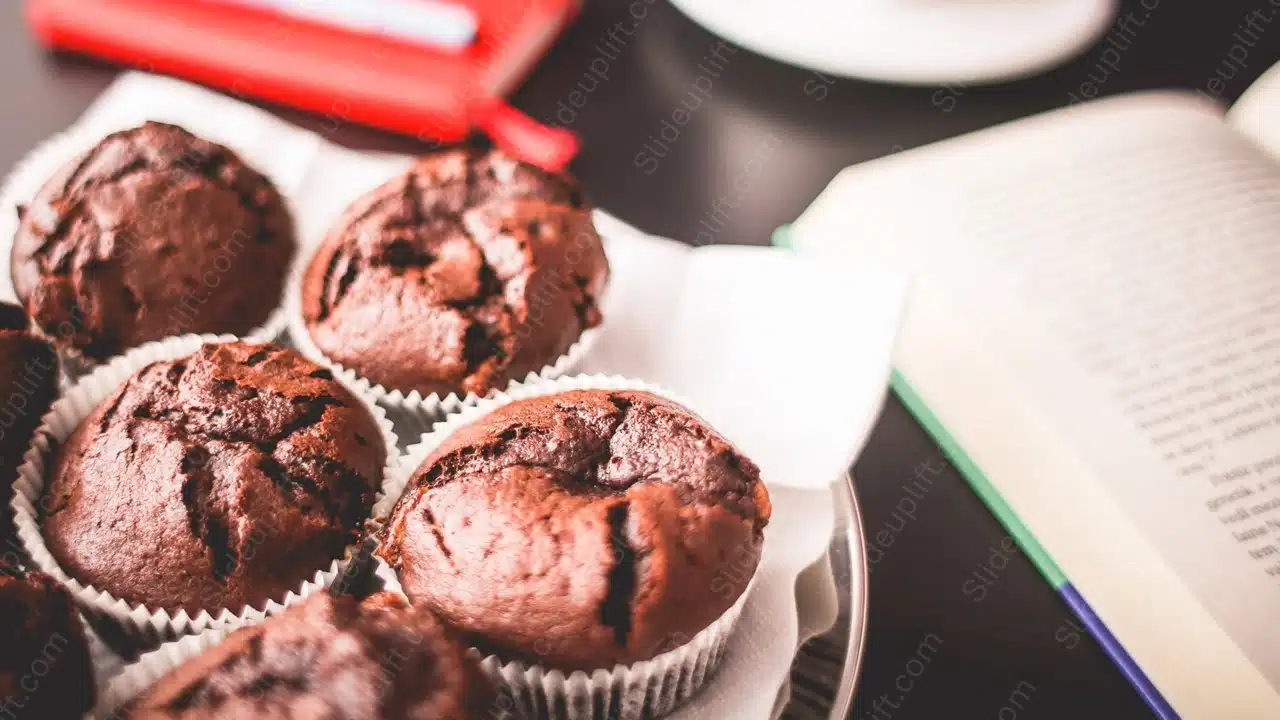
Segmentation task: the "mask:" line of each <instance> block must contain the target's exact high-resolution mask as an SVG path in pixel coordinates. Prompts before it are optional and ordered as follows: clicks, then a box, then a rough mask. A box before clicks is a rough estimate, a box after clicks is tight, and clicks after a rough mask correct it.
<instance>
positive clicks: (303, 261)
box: [284, 245, 608, 419]
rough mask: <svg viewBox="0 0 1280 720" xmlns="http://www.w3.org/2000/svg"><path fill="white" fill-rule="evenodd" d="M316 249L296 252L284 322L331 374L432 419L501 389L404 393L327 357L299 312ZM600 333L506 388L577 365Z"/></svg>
mask: <svg viewBox="0 0 1280 720" xmlns="http://www.w3.org/2000/svg"><path fill="white" fill-rule="evenodd" d="M318 249H319V245H316V246H314V247H311V248H309V249H308V250H306V251H304V252H299V253H298V257H297V258H295V261H294V265H293V269H292V271H291V272H290V273H289V282H288V284H287V285H286V287H285V301H284V307H285V322H286V326H287V328H288V330H289V339H290V340H291V341H292V342H293V346H294V347H296V348H297V349H298V351H299V352H301V353H302V354H303V355H305V356H306V357H307V358H308V359H309V360H311V361H312V362H315V363H318V364H321V365H324V366H325V367H327V368H329V369H330V370H332V371H333V373H334V375H339V376H341V377H342V378H343V379H344V380H346V381H347V382H348V383H350V384H351V385H352V386H354V387H358V388H360V389H361V390H363V391H365V392H367V393H369V395H370V396H372V397H373V398H375V399H376V400H377V401H378V402H380V403H383V404H385V405H387V406H388V407H390V408H394V409H396V410H400V411H403V412H406V413H410V414H413V415H418V416H423V417H428V418H431V419H436V418H439V417H442V416H444V415H447V414H449V413H453V412H457V411H458V410H459V409H461V408H463V407H467V406H471V405H475V404H476V403H477V402H479V401H480V400H482V399H484V398H491V397H494V396H496V395H497V394H498V393H499V392H501V390H499V389H496V388H495V389H494V390H490V391H489V392H488V393H487V394H485V395H484V396H480V395H477V394H476V393H468V394H466V395H464V396H459V395H458V394H457V393H449V394H448V395H446V396H443V397H442V396H441V395H440V394H439V393H431V394H429V395H426V396H424V395H422V393H420V392H418V391H417V390H411V391H409V392H408V393H406V392H405V391H404V390H402V389H397V388H388V387H386V386H385V385H382V384H380V383H377V382H375V381H374V380H371V379H369V378H366V377H364V376H362V375H360V374H359V373H357V372H356V371H355V370H353V369H351V368H347V367H345V366H343V365H342V364H341V363H339V362H336V361H334V360H331V359H329V358H328V357H327V356H326V355H325V354H324V352H323V351H322V350H320V348H319V347H317V346H316V343H315V340H313V339H312V338H311V331H310V330H309V329H308V328H307V322H306V320H305V319H304V318H303V316H302V281H303V279H304V277H305V276H306V272H307V267H308V266H310V265H311V258H312V257H313V256H314V255H315V253H316V251H317V250H318ZM607 291H608V290H607V288H606V292H607ZM599 336H600V327H594V328H588V329H587V330H584V331H583V332H582V334H581V335H580V336H579V337H578V340H577V341H576V342H574V343H573V345H570V346H569V349H568V350H566V351H565V353H564V354H563V355H561V356H560V357H558V358H556V361H555V362H554V363H552V364H550V365H546V366H543V368H542V369H541V370H539V371H537V372H530V373H528V374H527V375H525V377H523V378H513V379H512V380H510V381H509V382H508V383H507V388H510V387H512V386H514V385H518V384H523V383H531V382H536V381H539V380H551V379H554V378H558V377H560V376H562V375H564V374H565V373H568V372H570V371H571V370H573V369H574V368H576V367H578V365H580V364H581V363H582V360H583V359H584V358H586V356H587V354H588V353H590V352H591V348H592V347H593V346H594V345H595V343H596V340H597V339H598V338H599Z"/></svg>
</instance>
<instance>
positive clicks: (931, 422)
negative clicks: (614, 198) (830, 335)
mask: <svg viewBox="0 0 1280 720" xmlns="http://www.w3.org/2000/svg"><path fill="white" fill-rule="evenodd" d="M772 242H773V245H774V246H775V247H781V248H789V249H794V248H793V246H792V237H791V232H790V226H787V225H784V226H782V227H780V228H778V229H777V230H775V231H774V233H773V238H772ZM889 384H890V387H891V388H892V389H893V392H894V394H896V395H897V396H898V399H900V400H901V401H902V404H903V405H904V406H906V408H907V410H908V411H909V412H910V413H911V414H912V415H913V416H914V417H915V419H916V421H917V422H919V423H920V425H921V426H922V427H923V428H924V429H925V432H927V433H929V436H930V437H932V438H933V440H934V442H936V443H937V444H938V447H939V448H941V450H942V452H943V453H944V454H945V455H946V456H947V459H948V460H949V461H950V462H951V464H952V465H954V466H955V468H956V470H958V471H959V472H960V475H961V477H963V478H964V479H965V481H966V482H967V483H969V486H970V487H971V488H973V491H974V493H975V494H977V496H978V497H979V499H981V500H982V502H983V503H985V504H986V506H987V508H988V509H989V510H991V514H992V515H995V517H996V519H997V520H998V521H999V522H1000V524H1001V525H1003V526H1004V528H1005V530H1007V531H1008V532H1009V535H1010V537H1012V538H1013V539H1014V541H1015V542H1017V543H1018V545H1019V547H1021V548H1022V551H1023V553H1025V554H1026V556H1027V557H1028V558H1030V560H1031V562H1032V564H1034V565H1035V567H1036V569H1037V570H1039V571H1040V574H1041V575H1042V576H1044V579H1045V580H1047V581H1048V582H1049V585H1050V586H1052V587H1053V589H1054V590H1056V591H1057V592H1058V594H1059V595H1061V596H1062V599H1063V601H1064V602H1065V603H1066V604H1067V607H1069V608H1070V609H1071V612H1072V613H1074V614H1075V615H1076V617H1078V618H1079V619H1080V621H1081V622H1083V623H1084V625H1085V628H1086V629H1087V630H1088V631H1089V634H1090V635H1092V636H1093V638H1094V639H1095V640H1097V642H1098V644H1099V645H1101V646H1102V649H1103V651H1104V652H1105V653H1107V655H1108V657H1110V658H1111V661H1112V662H1113V663H1115V665H1116V668H1117V669H1119V670H1120V673H1121V674H1122V675H1124V676H1125V678H1126V679H1127V680H1128V681H1129V682H1130V684H1132V685H1133V686H1134V689H1136V690H1137V691H1138V694H1139V695H1141V696H1142V699H1143V700H1145V701H1146V703H1147V706H1148V707H1150V708H1151V710H1152V711H1153V712H1155V714H1156V716H1157V717H1159V718H1160V719H1161V720H1180V719H1179V717H1178V714H1177V713H1176V712H1174V710H1173V707H1172V706H1170V705H1169V702H1168V701H1167V700H1166V699H1165V698H1164V696H1163V695H1161V694H1160V691H1159V690H1158V689H1156V686H1155V683H1153V682H1151V679H1150V678H1148V677H1147V675H1146V673H1144V672H1143V671H1142V668H1140V667H1138V663H1137V662H1135V661H1134V659H1133V657H1132V656H1130V655H1129V653H1128V651H1126V650H1125V649H1124V646H1123V645H1121V644H1120V641H1119V640H1118V639H1117V638H1116V636H1115V635H1114V634H1112V632H1111V630H1110V629H1108V628H1107V626H1106V624H1105V623H1104V622H1102V618H1100V617H1098V614H1097V613H1096V612H1095V611H1094V610H1093V608H1092V607H1091V606H1090V605H1089V602H1088V601H1087V600H1085V598H1084V596H1083V595H1082V594H1081V593H1080V591H1079V590H1077V589H1076V588H1075V586H1074V585H1072V584H1071V582H1070V581H1069V580H1068V579H1067V576H1066V574H1065V573H1064V572H1062V569H1061V568H1059V567H1058V564H1057V563H1055V562H1054V561H1053V558H1052V557H1051V556H1050V555H1049V553H1048V552H1046V551H1045V549H1044V547H1043V546H1042V545H1041V544H1040V542H1039V541H1038V540H1036V538H1035V536H1034V535H1032V534H1031V531H1030V530H1028V529H1027V526H1026V525H1025V524H1023V522H1022V519H1021V518H1019V517H1018V515H1017V513H1015V512H1014V511H1013V508H1011V507H1010V506H1009V503H1008V502H1006V501H1005V499H1004V497H1002V496H1001V495H1000V493H999V491H997V490H996V488H995V486H994V485H992V483H991V481H990V479H988V478H987V476H986V474H985V473H983V472H982V469H981V468H979V467H978V465H977V463H975V462H974V461H973V459H972V458H970V457H969V454H968V453H966V452H965V451H964V448H963V447H961V446H960V443H958V442H956V439H955V438H954V437H952V436H951V433H949V432H947V429H946V427H944V426H943V424H942V421H941V420H939V419H938V416H937V415H934V414H933V411H932V410H930V409H929V406H928V405H927V404H925V402H924V399H923V398H921V397H920V394H919V393H917V392H916V391H915V389H914V388H912V387H911V383H909V382H908V381H907V378H906V377H905V376H903V374H902V373H901V372H900V371H899V370H898V369H897V368H894V370H893V374H892V376H891V377H890V381H889Z"/></svg>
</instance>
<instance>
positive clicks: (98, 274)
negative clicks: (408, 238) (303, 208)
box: [11, 122, 296, 359]
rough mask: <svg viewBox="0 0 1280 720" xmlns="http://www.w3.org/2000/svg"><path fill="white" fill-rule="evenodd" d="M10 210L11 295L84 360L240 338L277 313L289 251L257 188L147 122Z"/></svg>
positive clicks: (230, 159)
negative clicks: (189, 341) (213, 336)
mask: <svg viewBox="0 0 1280 720" xmlns="http://www.w3.org/2000/svg"><path fill="white" fill-rule="evenodd" d="M18 216H19V220H20V223H19V228H18V232H17V235H16V237H15V238H14V243H13V249H12V255H11V272H12V276H13V284H14V289H15V290H16V291H17V294H18V298H19V299H20V300H21V302H22V303H23V305H25V307H26V309H27V311H28V312H29V313H30V314H31V316H32V318H34V320H35V322H36V324H37V325H38V326H39V328H40V329H41V330H42V331H43V332H44V334H45V335H47V336H48V337H50V338H52V339H53V340H54V341H55V342H56V343H58V345H59V346H60V347H62V348H66V349H72V350H75V351H77V352H78V353H80V354H83V355H84V356H86V357H89V358H92V359H102V358H106V357H110V356H112V355H115V354H117V353H119V352H120V351H122V350H124V349H126V348H129V347H132V346H134V345H139V344H141V343H144V342H147V341H150V340H159V339H161V338H164V337H168V336H171V335H179V334H183V333H206V332H207V333H230V334H235V335H245V334H247V333H248V332H249V331H250V330H251V329H253V328H255V327H257V326H259V325H261V324H263V323H264V322H266V320H267V317H268V315H269V314H270V313H271V312H272V311H273V310H274V309H275V308H276V307H277V306H278V305H279V303H280V298H281V291H282V289H283V286H284V282H285V279H286V277H287V275H288V271H289V264H290V258H291V257H292V256H293V253H294V250H295V246H296V242H295V239H294V228H293V220H292V219H291V218H290V216H289V213H288V210H287V209H286V207H285V204H284V201H283V199H282V198H281V196H280V193H279V192H277V190H276V188H275V187H274V186H273V185H272V184H271V182H270V180H268V179H267V178H266V177H265V176H264V175H262V174H261V173H259V172H258V171H256V170H254V169H253V168H251V167H249V166H247V165H245V163H244V162H243V161H242V160H241V159H240V158H239V157H237V156H236V154H235V153H233V152H232V151H230V150H228V149H227V148H225V147H222V146H221V145H217V144H215V143H212V142H209V141H207V140H203V139H201V138H198V137H196V136H194V135H192V134H191V133H189V132H187V131H186V130H184V129H182V128H180V127H177V126H176V125H167V124H164V123H157V122H147V123H145V124H143V125H141V126H139V127H136V128H132V129H129V130H124V131H121V132H116V133H112V134H111V135H108V136H107V137H106V138H104V139H103V140H102V141H101V142H99V143H98V144H97V145H96V146H95V147H94V148H93V149H91V150H89V151H88V152H87V153H85V154H84V155H82V156H81V157H79V158H77V159H76V160H74V161H72V162H70V163H68V164H67V165H66V166H65V167H63V168H62V169H61V170H60V171H59V172H58V173H57V174H55V175H54V176H53V177H52V178H50V179H49V180H48V181H47V182H46V183H45V184H44V186H43V187H41V188H40V190H39V192H38V193H37V194H36V196H35V198H34V199H33V200H32V201H31V203H30V204H29V205H27V206H26V207H22V208H19V209H18Z"/></svg>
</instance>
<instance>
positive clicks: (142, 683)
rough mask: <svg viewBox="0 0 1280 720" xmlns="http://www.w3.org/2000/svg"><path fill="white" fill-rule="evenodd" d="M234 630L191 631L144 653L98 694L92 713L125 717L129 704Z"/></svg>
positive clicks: (99, 718) (111, 719)
mask: <svg viewBox="0 0 1280 720" xmlns="http://www.w3.org/2000/svg"><path fill="white" fill-rule="evenodd" d="M232 632H234V630H231V629H226V628H222V629H220V628H210V629H208V630H205V631H204V632H202V633H200V634H198V635H188V636H186V637H184V638H179V639H178V640H174V641H172V642H167V643H165V644H163V645H161V646H160V647H159V648H156V649H155V650H152V651H151V652H149V653H145V654H143V655H142V656H140V657H139V658H138V660H137V662H135V663H133V664H132V665H129V666H128V667H126V668H124V669H123V670H122V671H121V672H120V673H118V674H117V675H116V676H115V677H113V678H111V680H110V681H108V683H107V685H106V687H105V688H104V689H103V690H102V691H101V692H100V693H99V695H98V703H97V705H96V706H95V707H94V709H93V714H92V716H93V717H94V718H96V720H123V719H124V717H125V711H126V710H127V707H126V706H127V704H128V703H129V702H130V701H132V700H134V699H135V698H137V697H139V696H140V695H142V694H143V693H145V692H146V691H147V690H148V689H150V688H151V686H152V685H155V684H156V682H157V681H158V680H159V679H160V678H162V677H164V676H165V675H167V674H169V672H170V671H172V670H174V669H176V668H177V667H179V666H181V665H182V664H183V663H185V662H186V661H188V660H190V659H192V658H194V657H195V656H197V655H199V654H200V653H202V652H204V651H205V650H208V649H209V648H211V647H213V646H214V645H217V644H218V643H220V642H222V641H223V640H225V639H226V637H227V636H228V635H230V634H231V633H232Z"/></svg>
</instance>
